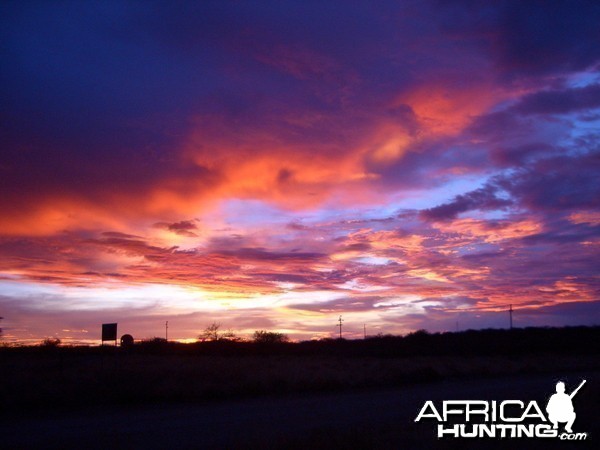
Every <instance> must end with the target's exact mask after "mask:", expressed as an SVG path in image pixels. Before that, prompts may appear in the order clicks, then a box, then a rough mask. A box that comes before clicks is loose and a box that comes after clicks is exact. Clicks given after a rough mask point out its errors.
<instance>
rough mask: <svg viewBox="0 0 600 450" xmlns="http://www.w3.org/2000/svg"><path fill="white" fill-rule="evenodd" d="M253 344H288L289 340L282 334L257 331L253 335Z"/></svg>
mask: <svg viewBox="0 0 600 450" xmlns="http://www.w3.org/2000/svg"><path fill="white" fill-rule="evenodd" d="M253 339H254V342H256V343H257V344H280V343H282V342H288V341H289V340H290V339H289V338H288V336H287V335H285V334H283V333H277V332H274V331H267V330H257V331H255V332H254V335H253Z"/></svg>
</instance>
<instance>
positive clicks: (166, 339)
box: [165, 320, 169, 341]
mask: <svg viewBox="0 0 600 450" xmlns="http://www.w3.org/2000/svg"><path fill="white" fill-rule="evenodd" d="M168 340H169V321H168V320H167V321H166V322H165V341H168Z"/></svg>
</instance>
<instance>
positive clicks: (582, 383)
mask: <svg viewBox="0 0 600 450" xmlns="http://www.w3.org/2000/svg"><path fill="white" fill-rule="evenodd" d="M585 381H586V380H583V381H582V382H581V384H580V385H579V386H577V389H575V390H574V391H573V392H571V394H569V398H573V397H575V394H577V392H579V389H581V387H582V386H583V385H584V384H585Z"/></svg>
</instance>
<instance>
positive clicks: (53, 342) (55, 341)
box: [40, 337, 61, 348]
mask: <svg viewBox="0 0 600 450" xmlns="http://www.w3.org/2000/svg"><path fill="white" fill-rule="evenodd" d="M60 342H61V341H60V339H59V338H51V337H47V338H46V339H44V340H43V341H42V342H40V346H41V347H46V348H56V347H58V346H59V345H60Z"/></svg>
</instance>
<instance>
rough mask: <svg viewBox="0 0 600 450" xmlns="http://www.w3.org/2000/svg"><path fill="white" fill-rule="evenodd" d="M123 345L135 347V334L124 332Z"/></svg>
mask: <svg viewBox="0 0 600 450" xmlns="http://www.w3.org/2000/svg"><path fill="white" fill-rule="evenodd" d="M121 347H125V348H130V347H133V336H132V335H130V334H124V335H123V336H121Z"/></svg>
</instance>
